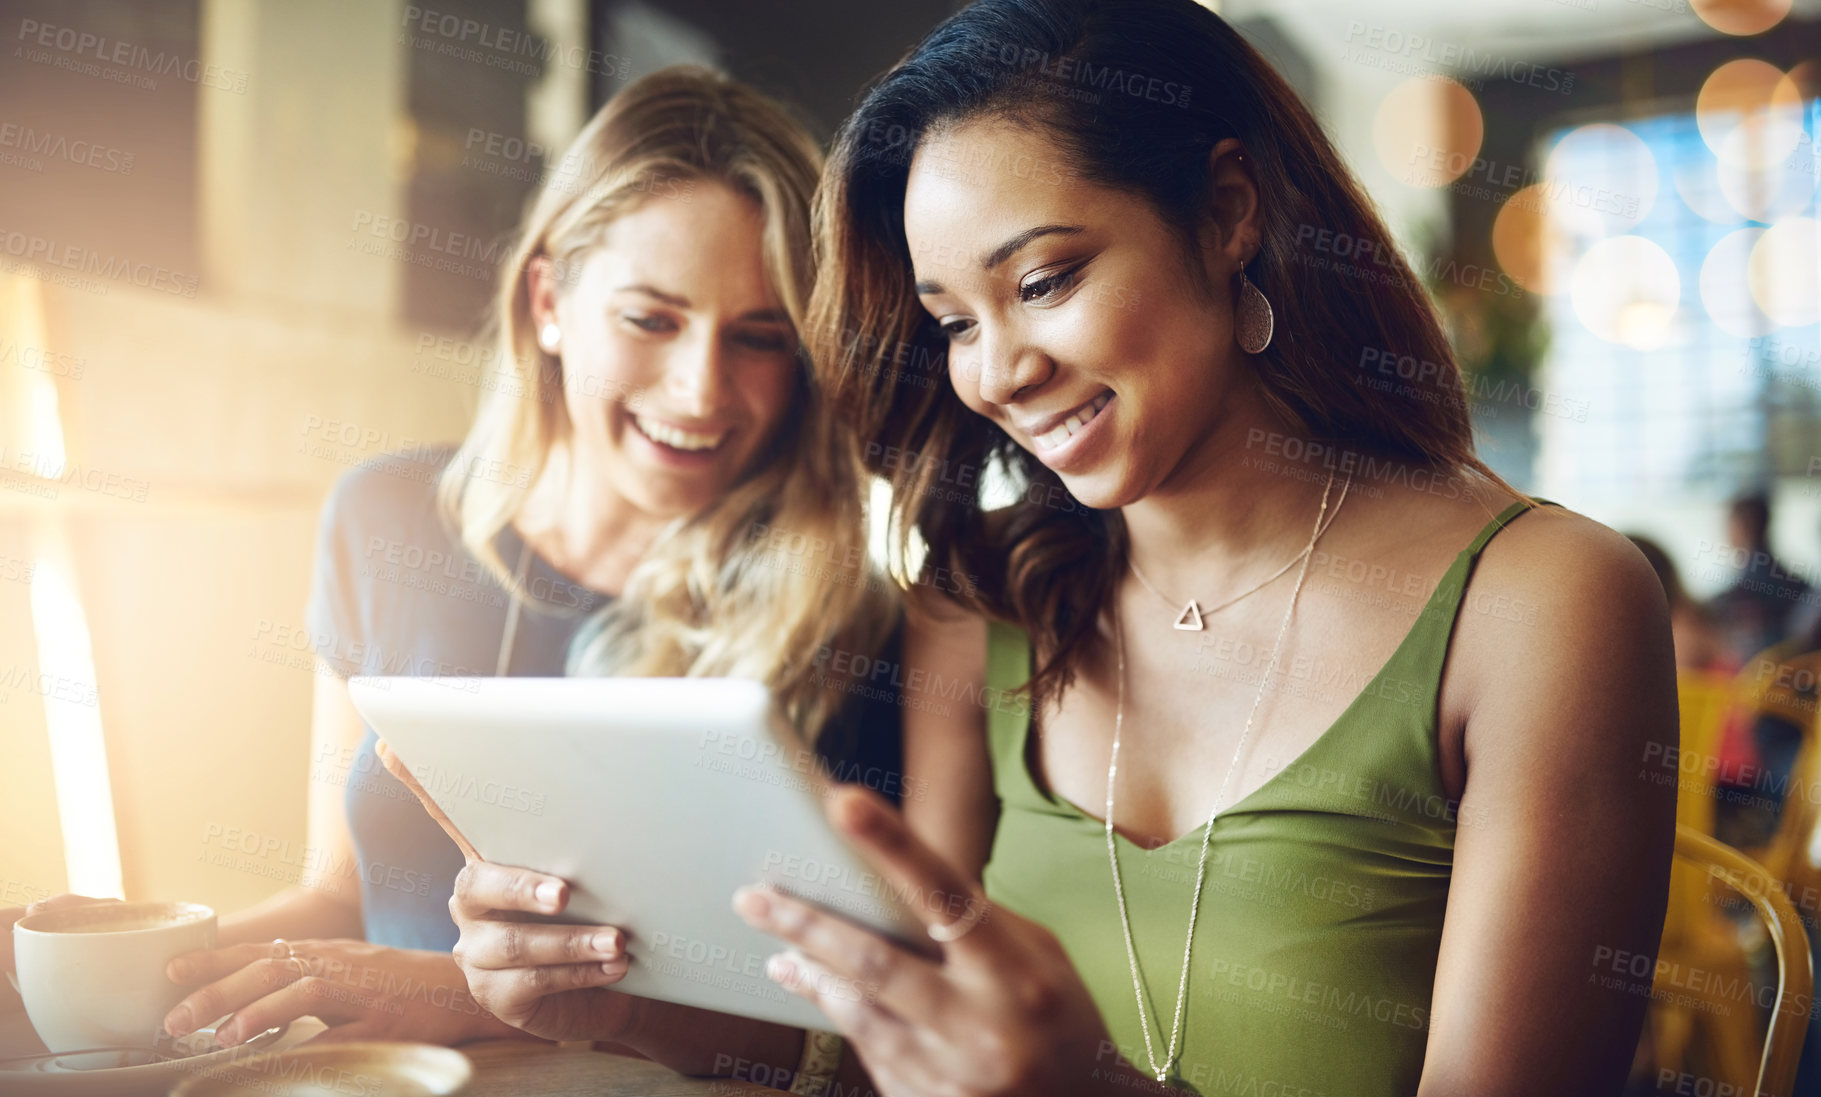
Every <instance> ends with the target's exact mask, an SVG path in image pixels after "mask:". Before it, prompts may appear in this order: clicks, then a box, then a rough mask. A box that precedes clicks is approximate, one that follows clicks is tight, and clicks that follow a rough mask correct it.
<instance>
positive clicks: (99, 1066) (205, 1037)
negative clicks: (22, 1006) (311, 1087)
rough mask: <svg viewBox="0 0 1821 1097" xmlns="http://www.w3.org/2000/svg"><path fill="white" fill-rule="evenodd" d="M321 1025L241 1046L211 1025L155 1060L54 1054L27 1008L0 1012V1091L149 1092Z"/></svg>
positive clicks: (96, 1095) (62, 1094)
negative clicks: (222, 1040)
mask: <svg viewBox="0 0 1821 1097" xmlns="http://www.w3.org/2000/svg"><path fill="white" fill-rule="evenodd" d="M322 1029H323V1026H322V1023H321V1022H320V1021H317V1020H315V1019H314V1018H310V1019H307V1020H306V1021H303V1022H299V1023H297V1024H291V1025H280V1026H279V1027H277V1028H271V1029H267V1030H266V1031H264V1032H262V1033H260V1034H259V1035H257V1036H255V1037H253V1038H252V1039H251V1040H248V1041H247V1042H246V1043H244V1044H241V1045H239V1046H237V1047H227V1048H218V1047H216V1046H215V1031H214V1028H213V1026H211V1027H209V1028H205V1029H201V1030H199V1031H197V1032H194V1033H191V1034H190V1035H189V1036H186V1037H184V1038H182V1039H181V1040H177V1041H174V1043H175V1045H176V1048H177V1049H178V1050H179V1051H183V1052H190V1053H191V1054H187V1055H185V1056H184V1057H183V1058H181V1059H167V1060H162V1061H151V1060H152V1056H151V1055H150V1054H149V1053H139V1052H88V1053H79V1054H75V1055H53V1054H51V1053H50V1052H49V1051H48V1050H47V1049H46V1048H45V1046H44V1044H43V1042H42V1041H40V1040H39V1039H38V1034H37V1033H35V1032H33V1031H32V1025H31V1021H30V1020H28V1019H27V1018H26V1016H25V1014H24V1013H23V1012H14V1013H7V1014H0V1093H4V1094H6V1095H7V1097H36V1095H38V1094H44V1095H46V1097H140V1095H144V1097H151V1095H153V1094H158V1095H163V1094H166V1093H169V1092H170V1091H171V1088H172V1087H173V1086H175V1085H177V1083H179V1082H181V1081H183V1080H184V1079H186V1078H190V1077H193V1076H195V1075H196V1074H199V1073H201V1072H203V1071H208V1070H214V1069H217V1068H220V1067H222V1066H225V1065H228V1064H231V1063H233V1062H235V1061H237V1060H239V1059H242V1058H244V1057H247V1056H251V1055H256V1054H258V1053H259V1052H261V1051H270V1050H276V1049H278V1048H279V1047H280V1046H281V1045H282V1046H285V1047H289V1046H293V1045H295V1044H298V1043H301V1042H303V1041H304V1040H307V1039H309V1038H310V1037H311V1036H314V1035H316V1034H317V1033H318V1032H321V1031H322Z"/></svg>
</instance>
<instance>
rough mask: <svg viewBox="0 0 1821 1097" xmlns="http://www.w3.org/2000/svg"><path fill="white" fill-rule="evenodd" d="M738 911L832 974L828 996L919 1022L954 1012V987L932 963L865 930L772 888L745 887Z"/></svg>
mask: <svg viewBox="0 0 1821 1097" xmlns="http://www.w3.org/2000/svg"><path fill="white" fill-rule="evenodd" d="M734 910H735V911H736V912H737V913H738V914H739V915H740V917H742V918H744V919H745V920H746V923H747V924H748V925H750V926H752V927H754V928H755V929H762V930H764V931H765V932H767V933H770V934H772V935H773V936H775V937H777V938H778V939H779V940H781V941H783V942H784V943H785V944H788V945H791V946H793V948H792V954H794V956H795V958H797V959H801V960H806V961H809V962H811V963H814V964H816V965H817V968H816V970H817V971H818V972H821V973H823V975H825V976H826V977H825V978H824V979H823V981H822V983H821V984H820V985H819V986H818V994H819V996H820V997H822V998H841V999H844V1000H857V1001H864V1002H867V1003H869V1004H870V1003H878V1004H881V1005H883V1006H884V1007H885V1008H887V1009H889V1010H891V1011H892V1012H893V1013H895V1014H897V1015H899V1016H901V1017H906V1018H910V1019H912V1020H916V1021H933V1020H934V1019H935V1018H938V1017H940V1016H941V1015H942V1013H943V1011H944V1010H947V1009H949V1008H952V1003H951V997H952V996H951V995H950V994H949V987H948V984H947V983H946V982H945V981H944V980H943V979H942V977H941V975H940V973H939V972H938V971H937V969H936V967H935V965H934V964H933V963H932V962H931V961H930V960H928V959H925V958H924V957H921V956H916V955H913V954H912V953H910V952H908V951H906V950H905V949H902V948H900V947H898V945H896V944H895V943H893V942H891V941H888V940H886V939H885V938H884V937H881V936H880V935H879V934H878V933H875V932H874V931H872V930H870V929H867V928H866V927H864V926H859V925H855V924H854V923H853V922H850V921H848V920H847V919H846V918H843V917H841V916H839V915H837V914H830V913H828V912H827V911H823V910H819V909H817V908H816V907H813V906H811V905H810V904H808V903H805V902H803V901H802V900H800V899H797V898H795V897H793V896H790V895H787V894H785V893H783V892H781V891H777V890H775V889H772V888H769V887H746V888H741V889H740V890H739V891H737V892H735V893H734ZM780 962H783V961H782V960H781V961H780ZM768 974H769V973H768Z"/></svg>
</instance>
